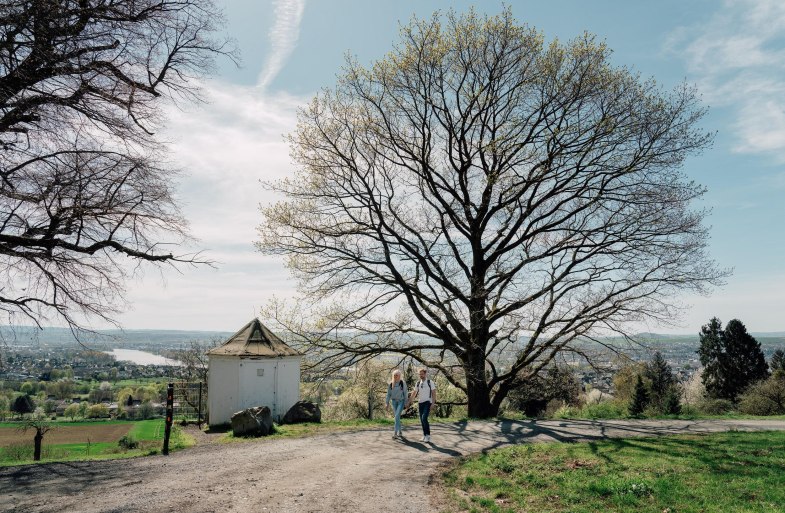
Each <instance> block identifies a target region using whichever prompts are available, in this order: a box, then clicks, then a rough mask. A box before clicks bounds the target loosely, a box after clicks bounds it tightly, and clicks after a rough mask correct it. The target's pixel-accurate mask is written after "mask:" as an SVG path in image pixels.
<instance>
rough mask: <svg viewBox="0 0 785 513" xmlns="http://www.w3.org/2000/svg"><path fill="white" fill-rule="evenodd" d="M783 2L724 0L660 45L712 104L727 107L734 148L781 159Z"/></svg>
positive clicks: (784, 131) (784, 154)
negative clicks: (683, 66) (682, 64)
mask: <svg viewBox="0 0 785 513" xmlns="http://www.w3.org/2000/svg"><path fill="white" fill-rule="evenodd" d="M784 32H785V2H782V1H781V0H726V1H725V2H723V4H722V7H721V8H720V9H719V10H718V11H717V12H716V13H715V14H714V15H713V16H712V17H711V18H710V19H709V20H708V21H706V22H705V23H702V24H699V25H695V26H692V27H681V28H679V29H677V30H675V31H674V32H673V33H672V34H671V36H670V38H669V40H668V42H667V45H666V50H668V51H669V53H671V54H676V55H679V56H680V57H681V58H682V59H684V61H685V64H686V66H687V69H688V71H689V73H690V76H689V79H690V80H696V81H697V83H698V86H699V88H700V90H701V92H702V93H703V94H704V97H705V98H706V99H707V100H708V102H709V103H710V104H712V106H715V107H721V108H728V109H730V111H731V112H732V115H733V117H734V121H733V122H732V125H731V129H732V130H733V133H734V135H735V138H736V142H735V146H734V147H733V150H734V151H737V152H740V153H758V154H769V155H772V156H775V157H776V158H777V159H780V160H782V159H785V48H784V47H783V37H782V34H783V33H784Z"/></svg>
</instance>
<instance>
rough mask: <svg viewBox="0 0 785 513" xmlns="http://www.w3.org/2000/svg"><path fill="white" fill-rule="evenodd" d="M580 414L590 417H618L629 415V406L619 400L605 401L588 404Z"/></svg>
mask: <svg viewBox="0 0 785 513" xmlns="http://www.w3.org/2000/svg"><path fill="white" fill-rule="evenodd" d="M580 416H581V417H584V418H588V419H618V418H624V417H626V416H627V408H626V406H625V405H624V404H622V403H619V402H618V401H605V402H601V403H597V404H589V405H586V406H585V407H584V408H583V409H582V410H581V412H580Z"/></svg>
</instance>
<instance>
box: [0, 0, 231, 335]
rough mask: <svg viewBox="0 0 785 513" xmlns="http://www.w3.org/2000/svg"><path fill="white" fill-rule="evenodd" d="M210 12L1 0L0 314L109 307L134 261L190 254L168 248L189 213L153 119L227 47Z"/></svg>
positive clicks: (66, 315)
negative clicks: (178, 198)
mask: <svg viewBox="0 0 785 513" xmlns="http://www.w3.org/2000/svg"><path fill="white" fill-rule="evenodd" d="M221 19H222V18H221V14H220V12H218V11H217V10H216V8H215V6H214V5H213V4H212V2H211V0H8V1H4V2H2V5H0V311H3V312H6V313H7V314H8V316H9V319H10V320H11V322H15V321H14V320H13V319H14V317H17V321H19V320H24V319H28V320H32V321H34V322H36V323H40V321H41V320H43V319H52V318H56V317H59V318H60V319H61V320H65V321H66V322H67V323H68V324H69V325H70V326H72V327H77V326H79V325H81V324H82V323H83V322H84V321H85V319H87V318H89V317H94V316H97V317H99V318H102V319H105V320H111V319H112V316H113V315H114V314H115V313H116V312H117V311H118V309H119V308H120V307H121V306H122V292H123V285H124V283H125V280H126V278H127V277H128V275H129V273H130V272H133V271H134V269H135V265H138V264H139V263H141V262H152V263H158V264H165V263H172V264H175V263H177V262H189V263H194V262H195V258H194V255H190V256H189V255H177V254H175V252H176V244H179V243H182V242H183V241H184V240H186V239H187V238H188V234H187V226H186V222H185V220H184V219H183V217H182V215H181V214H180V212H179V209H178V207H177V204H176V202H175V199H174V196H173V177H174V172H173V169H172V168H171V167H170V166H168V165H167V163H166V160H165V157H166V155H165V152H164V148H163V146H162V145H161V143H160V142H159V141H158V140H157V139H156V138H155V137H154V136H153V132H154V131H155V130H156V129H157V128H159V127H160V126H161V122H162V119H161V115H160V112H161V111H162V109H163V107H164V102H167V101H169V100H174V101H175V102H177V101H191V100H194V99H197V98H198V96H197V93H198V89H197V87H196V85H197V83H196V79H198V78H199V77H202V76H204V75H205V73H208V72H210V71H211V67H212V65H213V59H214V57H215V56H216V55H219V54H227V55H230V56H231V55H232V48H231V45H229V44H227V42H226V41H223V40H220V39H218V38H216V37H215V36H216V29H217V28H218V25H217V24H219V23H220V22H221ZM129 262H130V264H129ZM134 262H136V263H137V264H134ZM19 316H21V318H20V317H19Z"/></svg>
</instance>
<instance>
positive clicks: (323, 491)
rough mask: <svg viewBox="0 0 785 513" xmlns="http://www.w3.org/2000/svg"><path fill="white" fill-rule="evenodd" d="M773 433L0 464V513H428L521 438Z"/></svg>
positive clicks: (605, 430) (239, 447) (657, 425)
mask: <svg viewBox="0 0 785 513" xmlns="http://www.w3.org/2000/svg"><path fill="white" fill-rule="evenodd" d="M729 429H739V430H785V421H762V420H733V421H730V420H727V421H726V420H722V421H720V420H699V421H644V420H641V421H627V420H625V421H579V420H572V421H541V422H540V421H537V422H535V421H524V422H511V421H504V422H495V423H492V422H468V423H458V424H442V425H439V424H435V425H433V436H432V438H433V443H431V444H424V443H420V442H417V441H415V440H418V439H419V435H420V433H419V431H418V430H417V429H416V428H414V427H410V428H408V429H406V430H405V431H404V435H405V436H406V437H407V440H405V441H394V440H392V439H391V434H392V433H391V432H390V431H389V430H372V431H362V432H354V433H340V434H335V435H321V436H316V437H312V438H300V439H278V440H259V441H253V442H247V443H236V444H211V445H205V446H202V447H196V448H193V449H190V450H187V451H182V452H178V453H174V454H172V455H170V456H168V457H164V456H153V457H147V458H136V459H132V460H114V461H103V462H100V461H93V462H84V463H50V464H44V465H37V466H33V465H31V466H26V467H10V468H5V469H0V511H9V512H10V511H13V512H20V513H21V512H24V513H33V512H54V511H69V512H77V511H78V512H117V513H119V512H141V511H150V512H153V511H155V512H213V511H214V512H221V513H223V512H262V513H272V512H333V511H348V512H351V513H360V512H387V511H396V512H397V513H410V512H411V513H413V512H425V511H431V510H432V509H433V508H432V506H431V500H430V497H429V494H430V493H433V488H432V487H429V483H430V480H431V478H432V476H433V474H434V472H436V469H437V467H438V465H439V464H440V463H443V462H445V461H446V460H448V459H449V458H452V457H455V456H459V455H463V454H468V453H472V452H477V451H481V450H485V449H489V448H493V447H498V446H501V445H506V444H510V443H521V442H538V441H552V440H556V441H561V442H572V441H581V440H593V439H600V438H612V437H632V436H656V435H664V434H674V433H705V432H712V431H726V430H729Z"/></svg>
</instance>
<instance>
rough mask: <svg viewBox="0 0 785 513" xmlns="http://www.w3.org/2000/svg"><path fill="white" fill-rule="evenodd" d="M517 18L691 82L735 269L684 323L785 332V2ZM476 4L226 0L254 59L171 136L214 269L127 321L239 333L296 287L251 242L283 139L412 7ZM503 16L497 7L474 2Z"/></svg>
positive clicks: (281, 163) (135, 301)
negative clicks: (347, 66)
mask: <svg viewBox="0 0 785 513" xmlns="http://www.w3.org/2000/svg"><path fill="white" fill-rule="evenodd" d="M507 4H508V5H510V7H511V8H512V11H513V13H514V14H515V16H516V18H517V19H518V20H519V21H520V22H521V23H527V24H529V25H532V26H534V27H536V28H538V29H539V30H541V31H543V32H544V34H545V36H546V38H548V39H552V38H555V37H556V38H559V39H570V38H572V37H575V36H577V35H579V34H581V33H582V32H584V31H588V32H592V33H594V34H596V35H597V36H598V37H599V38H600V39H603V40H605V41H606V42H607V44H608V46H609V47H610V48H612V49H613V50H614V56H613V60H614V62H615V63H616V64H619V65H625V66H628V67H631V68H634V69H635V70H637V71H639V72H640V73H641V74H642V75H643V76H646V77H648V76H654V77H655V78H656V79H657V81H658V82H660V83H661V84H662V85H663V86H664V87H665V88H671V87H673V86H674V85H676V84H678V83H679V82H681V81H684V80H686V81H687V82H688V83H691V84H695V85H697V87H698V88H699V90H700V92H701V94H702V96H703V99H704V103H705V104H706V105H708V106H709V107H710V111H709V114H708V115H707V116H706V118H705V120H704V122H703V124H704V126H705V127H706V128H707V129H709V130H712V131H716V132H717V137H716V140H715V144H714V146H713V147H712V148H711V149H710V150H708V151H706V152H704V154H703V155H700V156H697V157H693V158H692V159H690V160H688V161H687V164H686V166H685V171H686V173H687V175H688V176H689V177H690V178H691V179H693V180H695V181H696V182H698V183H701V184H703V185H704V186H706V187H707V188H708V193H707V194H706V196H705V198H704V201H703V202H702V204H701V205H696V206H705V207H709V208H711V209H712V214H711V216H710V217H709V218H708V223H709V224H710V225H711V226H712V229H711V233H712V241H711V251H712V255H713V257H714V258H715V259H716V260H717V261H718V262H719V263H720V265H721V266H723V267H731V268H733V269H734V274H733V276H732V277H731V278H730V279H729V280H728V284H727V285H726V286H725V287H723V288H721V289H718V290H716V291H715V292H714V293H713V294H712V295H711V296H710V297H708V298H704V297H685V298H681V299H682V300H683V301H684V302H685V303H687V304H689V305H692V307H691V308H690V309H685V311H684V316H683V319H682V320H681V325H680V326H679V327H672V328H668V329H664V328H659V329H658V328H657V327H648V328H651V330H653V331H661V332H677V333H695V332H697V331H698V330H699V328H700V325H701V324H703V323H705V322H706V321H708V319H709V318H710V317H711V316H714V315H716V316H718V317H720V318H721V319H722V320H723V321H727V320H730V319H731V318H734V317H735V318H739V319H741V320H742V321H744V322H745V323H746V324H747V326H748V328H749V329H750V330H751V331H756V332H762V331H782V330H785V264H783V262H784V261H785V259H784V256H785V237H783V234H784V233H785V229H783V223H785V201H783V199H784V198H783V196H784V195H785V36H783V35H784V34H785V2H781V0H726V1H717V0H691V1H690V2H684V1H659V2H622V1H611V0H606V1H593V2H586V1H579V0H574V1H553V2H541V1H510V2H508V3H507ZM471 5H473V4H472V3H471V2H436V1H396V2H391V1H385V2H382V1H369V0H365V1H355V0H331V1H324V0H321V1H317V0H311V1H308V0H223V6H224V8H225V12H226V16H227V26H226V31H227V32H228V33H229V34H230V35H231V36H232V37H234V38H235V39H236V41H237V43H238V46H239V47H240V50H241V52H242V61H243V62H242V66H241V67H240V68H236V67H234V66H233V65H231V64H230V63H228V62H223V63H221V64H220V65H219V68H218V72H217V74H216V76H215V77H213V78H212V79H211V80H209V81H208V82H206V83H205V86H204V90H205V98H206V99H207V103H206V104H205V105H202V106H189V107H186V108H185V109H182V110H178V109H170V111H169V112H170V115H169V118H170V122H169V125H168V129H167V131H166V133H165V134H164V137H166V138H167V140H169V141H170V142H171V145H172V161H173V162H174V163H175V164H176V165H178V166H180V167H181V168H182V169H183V171H184V172H183V175H182V177H181V183H180V197H181V199H182V201H183V203H184V205H185V208H184V210H185V213H186V215H187V216H188V217H189V219H190V220H191V222H192V229H193V233H194V235H195V236H196V237H197V238H198V239H199V241H198V243H197V244H195V245H194V249H205V250H206V251H207V255H208V257H210V258H213V259H215V260H217V261H218V262H219V264H218V267H217V268H216V269H206V268H199V269H184V270H182V271H181V272H173V271H171V270H166V271H164V272H163V273H157V272H148V273H147V274H146V275H144V276H142V277H140V278H138V279H135V280H133V282H132V283H130V284H129V291H128V292H129V300H130V302H131V309H130V310H129V311H128V312H127V313H126V314H124V315H123V316H122V317H121V319H120V320H121V322H122V324H123V325H124V326H125V327H128V328H159V329H166V328H168V329H205V330H232V329H234V328H237V327H239V326H241V325H242V324H243V323H245V322H247V320H248V319H250V318H251V317H252V316H253V315H255V314H256V313H258V310H259V307H260V306H261V305H262V304H264V303H265V302H266V301H267V300H269V299H270V298H271V297H273V296H278V297H287V296H290V295H292V294H293V293H294V288H295V284H294V282H293V281H292V280H291V279H290V278H289V277H288V273H287V271H286V269H285V268H284V267H283V265H282V263H281V261H279V260H278V259H275V258H271V257H265V256H262V255H260V254H259V253H256V252H255V251H254V249H253V245H252V243H253V241H254V239H255V238H256V234H255V227H256V225H258V224H259V221H260V216H259V214H258V208H257V207H258V205H259V204H260V203H267V202H269V201H273V200H274V199H275V198H273V197H271V196H270V195H269V193H268V192H266V191H265V190H264V189H263V188H262V186H261V185H260V183H259V181H260V180H275V179H277V178H281V177H284V176H287V174H288V173H290V172H291V170H292V168H291V164H290V162H289V157H288V148H287V145H286V143H285V142H284V140H283V134H285V133H287V132H289V131H291V130H292V129H293V127H294V121H295V118H294V116H295V111H296V108H297V106H298V105H301V104H302V103H303V102H306V101H308V99H309V98H311V97H312V96H313V95H314V93H315V92H316V91H318V90H319V88H321V87H325V86H330V85H332V84H333V83H334V81H335V75H336V73H338V72H339V70H340V67H341V66H342V64H343V61H344V56H345V55H346V53H347V52H348V53H350V54H352V55H354V56H356V57H357V59H359V61H360V62H362V63H366V64H370V63H371V62H373V61H374V60H376V59H379V58H381V57H382V56H383V55H384V54H385V53H386V52H387V51H389V50H390V49H391V47H392V45H393V44H394V43H395V42H396V40H397V36H398V29H399V22H406V21H407V20H409V19H410V17H411V16H412V15H413V14H416V15H418V16H421V17H422V16H430V15H431V14H432V13H433V12H434V11H435V10H437V9H441V10H445V9H449V8H451V7H452V8H454V9H455V10H456V11H459V12H460V11H464V10H466V9H468V8H469V7H470V6H471ZM474 5H475V8H476V9H477V10H478V11H480V12H489V13H496V12H499V11H500V10H501V9H502V4H501V3H497V2H489V1H486V2H479V1H476V2H474Z"/></svg>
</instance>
